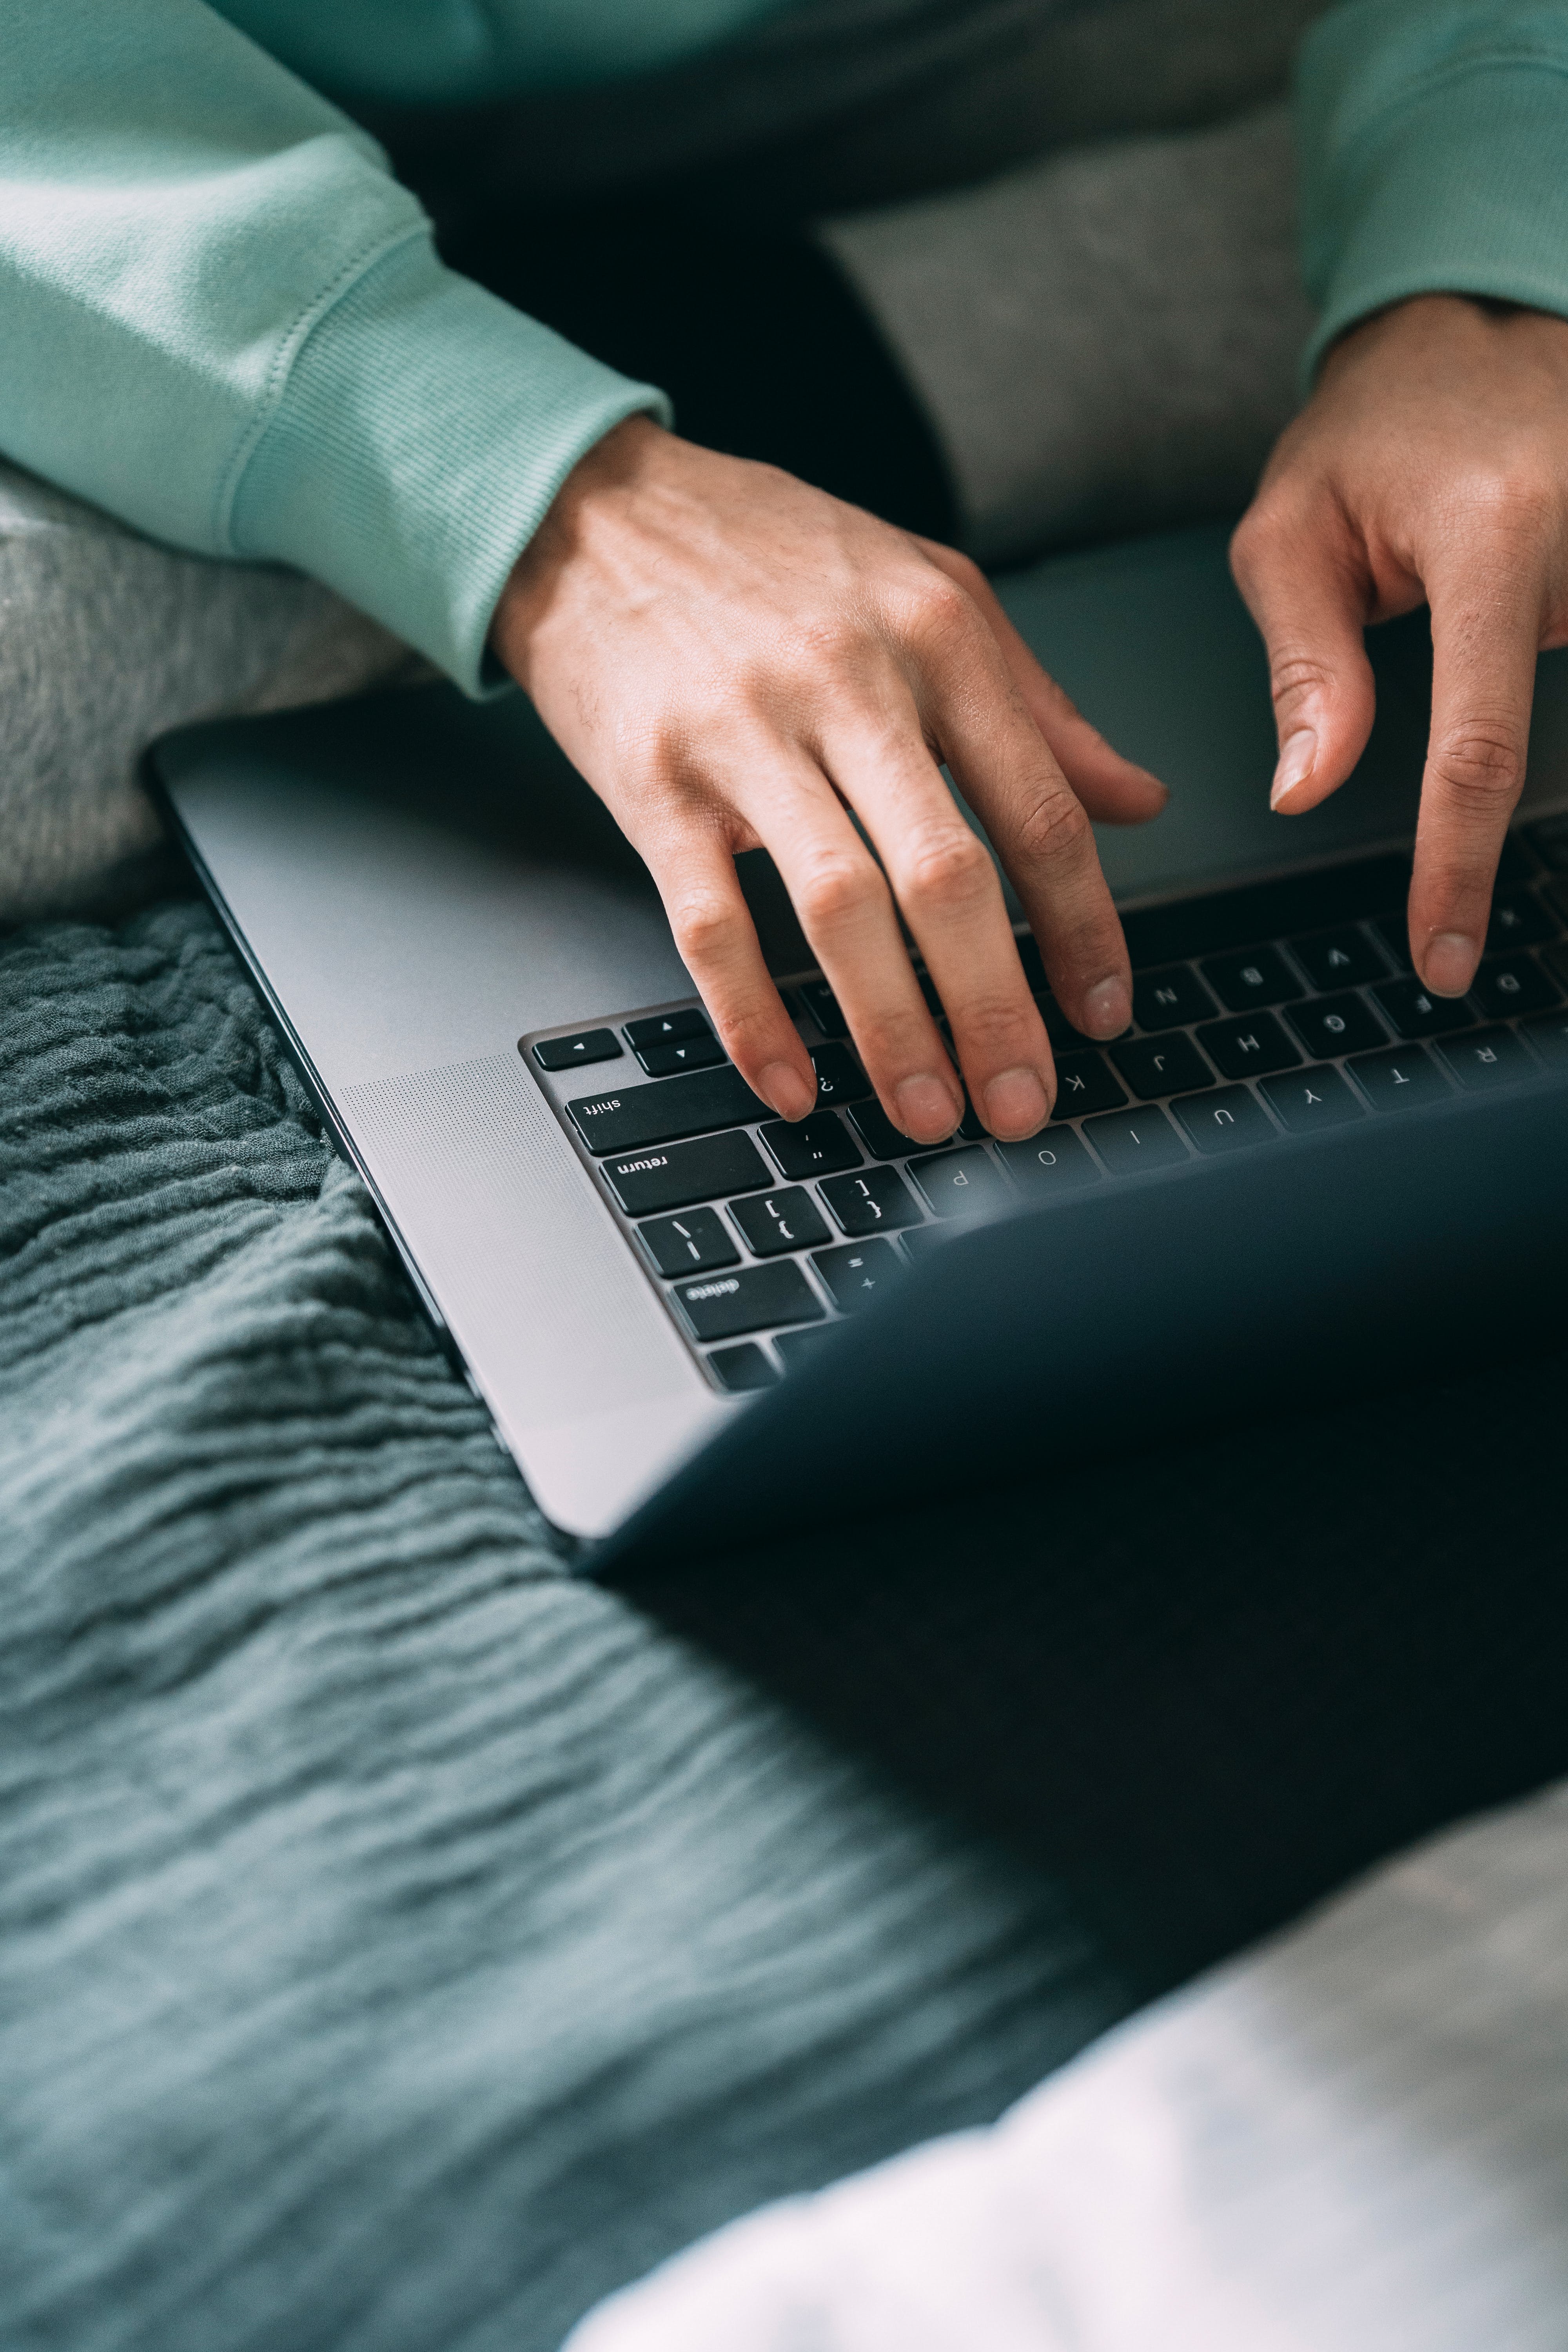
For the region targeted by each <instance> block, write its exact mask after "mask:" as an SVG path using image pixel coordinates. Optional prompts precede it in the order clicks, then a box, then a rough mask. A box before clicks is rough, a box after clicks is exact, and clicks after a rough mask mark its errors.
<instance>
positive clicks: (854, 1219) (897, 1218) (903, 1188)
mask: <svg viewBox="0 0 1568 2352" xmlns="http://www.w3.org/2000/svg"><path fill="white" fill-rule="evenodd" d="M905 1148H906V1149H907V1148H908V1144H907V1139H906V1147H905ZM820 1190H821V1192H822V1197H823V1199H824V1200H825V1201H826V1203H827V1205H828V1207H829V1208H830V1209H831V1210H832V1212H833V1220H834V1223H836V1224H837V1227H838V1229H839V1231H840V1233H845V1234H849V1235H850V1236H851V1237H852V1238H858V1236H859V1235H860V1234H890V1233H895V1232H897V1230H898V1229H899V1227H900V1225H918V1224H919V1223H920V1222H921V1213H920V1207H919V1204H918V1202H916V1200H915V1198H914V1195H913V1193H912V1192H910V1188H909V1186H908V1185H907V1184H906V1183H905V1182H904V1180H903V1178H902V1177H901V1176H900V1174H899V1171H898V1170H897V1169H896V1168H867V1169H863V1170H862V1171H861V1172H860V1174H859V1175H858V1176H829V1177H827V1178H826V1180H825V1181H824V1182H823V1184H822V1185H821V1187H820Z"/></svg>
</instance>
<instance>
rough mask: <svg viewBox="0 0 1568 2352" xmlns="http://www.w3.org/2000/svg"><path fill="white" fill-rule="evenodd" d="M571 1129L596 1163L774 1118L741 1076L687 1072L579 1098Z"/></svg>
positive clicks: (573, 1105) (571, 1106) (728, 1072)
mask: <svg viewBox="0 0 1568 2352" xmlns="http://www.w3.org/2000/svg"><path fill="white" fill-rule="evenodd" d="M566 1108H567V1111H568V1113H569V1115H570V1117H571V1119H572V1124H573V1125H574V1127H575V1129H576V1130H577V1132H578V1134H579V1135H580V1136H581V1137H582V1139H583V1140H584V1143H585V1144H586V1145H587V1147H588V1149H589V1150H590V1151H591V1152H592V1153H593V1154H594V1156H595V1159H598V1158H599V1157H601V1155H602V1154H603V1153H605V1152H606V1151H635V1150H637V1146H638V1145H639V1144H643V1143H670V1142H672V1141H673V1140H674V1139H675V1138H676V1137H677V1136H679V1135H703V1134H706V1132H707V1131H708V1129H710V1128H712V1127H743V1126H745V1125H746V1123H747V1122H748V1120H751V1119H754V1118H772V1117H773V1111H772V1110H771V1109H770V1108H769V1106H768V1105H767V1104H766V1103H765V1102H763V1101H761V1100H760V1099H759V1097H757V1096H756V1095H754V1094H753V1093H752V1089H751V1087H749V1086H748V1085H747V1084H746V1081H745V1079H744V1078H743V1077H742V1076H741V1073H740V1071H739V1070H736V1069H731V1068H730V1067H729V1066H728V1065H726V1066H725V1067H724V1068H723V1069H721V1070H689V1071H686V1072H684V1073H683V1074H682V1076H679V1077H678V1078H658V1079H656V1080H655V1081H654V1083H653V1085H652V1086H647V1087H606V1089H605V1092H604V1093H603V1094H597V1095H579V1096H578V1097H577V1098H576V1100H575V1102H569V1103H568V1104H567V1106H566Z"/></svg>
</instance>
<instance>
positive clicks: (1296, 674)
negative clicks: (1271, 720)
mask: <svg viewBox="0 0 1568 2352" xmlns="http://www.w3.org/2000/svg"><path fill="white" fill-rule="evenodd" d="M1332 684H1333V673H1332V671H1331V669H1330V668H1329V667H1328V665H1327V663H1326V662H1323V661H1320V660H1319V659H1318V658H1317V656H1315V655H1313V654H1307V653H1300V652H1297V651H1296V650H1294V649H1293V648H1287V649H1284V650H1281V651H1279V652H1277V653H1276V654H1275V656H1274V657H1273V659H1272V661H1271V662H1270V664H1269V669H1268V691H1269V694H1270V695H1271V697H1272V698H1273V702H1274V708H1275V709H1276V711H1289V710H1291V709H1295V708H1296V707H1297V706H1298V705H1299V704H1300V703H1302V702H1304V701H1305V700H1306V699H1307V698H1308V697H1309V696H1311V695H1319V694H1324V693H1326V692H1327V691H1328V690H1329V688H1331V686H1332Z"/></svg>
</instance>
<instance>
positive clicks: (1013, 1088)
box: [985, 1069, 1051, 1139]
mask: <svg viewBox="0 0 1568 2352" xmlns="http://www.w3.org/2000/svg"><path fill="white" fill-rule="evenodd" d="M1050 1115H1051V1104H1050V1097H1049V1096H1048V1095H1047V1092H1046V1090H1045V1087H1043V1086H1042V1085H1041V1084H1040V1079H1039V1075H1038V1073H1037V1071H1035V1070H1026V1069H1017V1070H1004V1071H1003V1072H1002V1074H1001V1076H999V1077H994V1078H993V1079H992V1080H991V1083H990V1085H989V1086H988V1087H986V1089H985V1124H986V1126H987V1127H988V1128H989V1129H991V1132H992V1134H993V1135H1001V1136H1005V1137H1007V1138H1008V1139H1021V1138H1022V1137H1024V1136H1026V1135H1033V1134H1034V1133H1035V1131H1036V1130H1037V1129H1038V1128H1042V1127H1044V1125H1045V1123H1046V1121H1047V1118H1049V1117H1050Z"/></svg>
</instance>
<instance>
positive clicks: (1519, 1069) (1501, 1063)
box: [1440, 1029, 1535, 1094]
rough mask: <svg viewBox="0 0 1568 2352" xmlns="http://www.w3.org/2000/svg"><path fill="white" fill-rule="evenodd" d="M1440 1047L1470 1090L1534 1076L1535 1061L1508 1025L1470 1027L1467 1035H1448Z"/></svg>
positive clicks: (1473, 1090)
mask: <svg viewBox="0 0 1568 2352" xmlns="http://www.w3.org/2000/svg"><path fill="white" fill-rule="evenodd" d="M1440 1051H1441V1053H1442V1055H1443V1059H1444V1060H1445V1061H1446V1062H1447V1065H1448V1067H1449V1068H1450V1069H1451V1070H1452V1071H1453V1073H1454V1076H1456V1077H1457V1078H1458V1081H1459V1084H1460V1085H1461V1086H1462V1087H1469V1089H1470V1090H1471V1092H1472V1093H1477V1094H1479V1092H1480V1091H1481V1089H1482V1088H1483V1087H1506V1086H1511V1085H1512V1084H1513V1082H1514V1080H1515V1079H1516V1078H1532V1077H1533V1076H1535V1064H1534V1063H1533V1062H1532V1061H1531V1058H1530V1055H1529V1053H1528V1052H1527V1051H1526V1049H1525V1047H1524V1046H1522V1045H1521V1044H1520V1042H1519V1039H1518V1038H1517V1037H1516V1036H1515V1035H1514V1034H1513V1031H1512V1030H1511V1029H1472V1030H1471V1032H1470V1034H1469V1035H1468V1037H1450V1038H1449V1040H1448V1042H1447V1045H1444V1046H1442V1047H1441V1048H1440Z"/></svg>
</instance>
